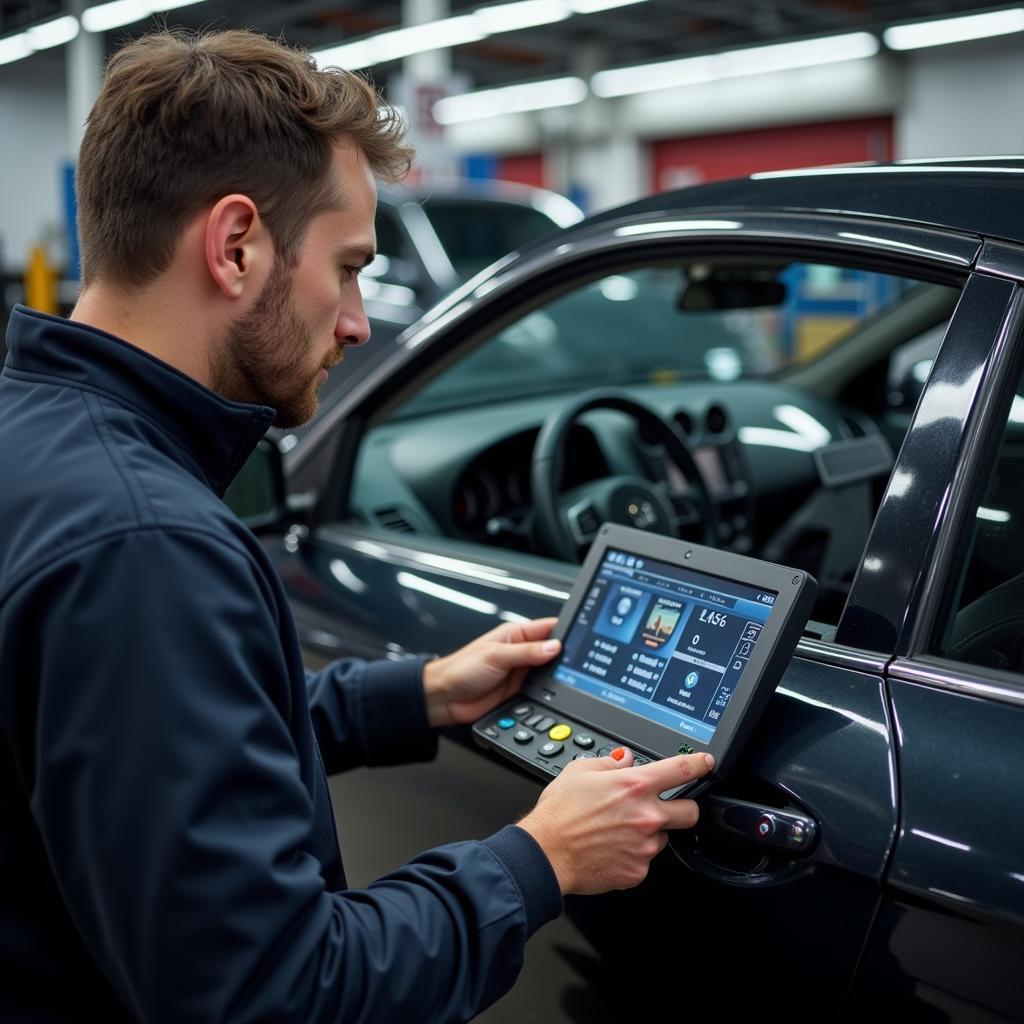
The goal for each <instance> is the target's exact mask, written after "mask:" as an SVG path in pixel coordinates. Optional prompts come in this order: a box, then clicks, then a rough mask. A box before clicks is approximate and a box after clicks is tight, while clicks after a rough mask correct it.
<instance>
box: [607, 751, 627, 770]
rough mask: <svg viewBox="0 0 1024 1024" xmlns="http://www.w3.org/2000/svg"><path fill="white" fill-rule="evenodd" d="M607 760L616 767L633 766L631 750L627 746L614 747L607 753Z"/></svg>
mask: <svg viewBox="0 0 1024 1024" xmlns="http://www.w3.org/2000/svg"><path fill="white" fill-rule="evenodd" d="M608 760H609V761H611V762H612V764H613V765H614V766H615V767H616V768H631V767H632V766H633V751H632V750H630V749H629V747H616V748H615V749H614V750H613V751H612V752H611V753H610V754H609V755H608Z"/></svg>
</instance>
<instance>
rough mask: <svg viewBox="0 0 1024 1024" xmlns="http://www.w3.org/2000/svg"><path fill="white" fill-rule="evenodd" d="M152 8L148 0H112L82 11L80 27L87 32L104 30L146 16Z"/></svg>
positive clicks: (128, 23) (127, 23) (118, 26)
mask: <svg viewBox="0 0 1024 1024" xmlns="http://www.w3.org/2000/svg"><path fill="white" fill-rule="evenodd" d="M152 10H153V8H152V7H151V6H150V5H149V0H112V2H111V3H109V4H100V5H99V6H98V7H90V8H89V9H88V10H85V11H83V12H82V27H83V28H84V29H85V30H86V31H87V32H106V31H107V30H108V29H112V28H120V27H121V26H122V25H130V24H131V23H132V22H133V21H139V20H141V19H142V18H146V17H148V16H149V14H150V12H151V11H152Z"/></svg>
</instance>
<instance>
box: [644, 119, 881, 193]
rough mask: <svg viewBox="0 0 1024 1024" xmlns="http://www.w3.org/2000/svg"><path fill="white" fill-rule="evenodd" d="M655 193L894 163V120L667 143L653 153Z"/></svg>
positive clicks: (657, 144)
mask: <svg viewBox="0 0 1024 1024" xmlns="http://www.w3.org/2000/svg"><path fill="white" fill-rule="evenodd" d="M652 155H653V159H652V171H653V181H652V183H651V185H652V188H653V190H654V191H655V192H663V191H665V189H670V188H680V187H682V186H684V185H697V184H699V183H700V182H702V181H717V180H719V179H721V178H738V177H743V176H744V175H747V174H753V173H755V172H757V171H781V170H785V169H786V168H789V167H814V166H817V165H819V164H848V163H856V162H857V161H860V160H891V159H892V118H891V117H869V118H860V119H858V120H856V121H833V122H831V123H829V124H801V125H789V126H787V127H784V128H761V129H759V130H757V131H747V132H730V133H728V134H722V135H698V136H694V137H692V138H688V139H665V140H663V141H661V142H655V143H654V144H653V147H652Z"/></svg>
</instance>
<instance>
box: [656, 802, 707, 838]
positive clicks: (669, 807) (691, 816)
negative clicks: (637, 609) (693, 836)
mask: <svg viewBox="0 0 1024 1024" xmlns="http://www.w3.org/2000/svg"><path fill="white" fill-rule="evenodd" d="M662 810H663V812H664V814H665V817H666V818H667V819H668V820H667V821H666V822H665V825H664V827H665V828H669V829H671V828H693V826H694V825H696V824H697V819H698V818H699V817H700V808H699V807H698V806H697V801H696V800H666V801H665V802H664V803H663V804H662ZM666 838H667V837H666Z"/></svg>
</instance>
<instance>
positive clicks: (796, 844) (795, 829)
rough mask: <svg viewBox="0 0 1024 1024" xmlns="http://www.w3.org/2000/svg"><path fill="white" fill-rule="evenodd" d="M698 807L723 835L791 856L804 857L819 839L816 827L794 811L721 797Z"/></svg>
mask: <svg viewBox="0 0 1024 1024" xmlns="http://www.w3.org/2000/svg"><path fill="white" fill-rule="evenodd" d="M701 803H702V804H703V806H704V810H705V814H706V815H707V817H709V818H710V819H711V821H712V822H714V824H715V825H717V826H718V827H719V828H720V829H722V831H724V832H727V833H729V834H730V835H732V836H735V837H736V838H742V839H744V840H746V841H748V842H751V843H755V844H757V845H758V846H761V847H765V848H767V849H771V850H779V851H783V852H785V853H788V854H789V855H790V856H794V855H796V856H799V855H801V854H804V853H807V852H808V851H810V850H811V849H812V848H813V847H814V844H815V842H816V840H817V838H818V823H817V822H816V821H815V820H814V819H813V818H808V817H807V816H806V815H803V814H796V813H794V812H793V811H781V810H779V809H778V808H776V807H765V806H764V805H763V804H755V803H749V802H748V801H746V800H734V799H733V798H732V797H724V796H709V797H706V798H705V799H704V800H702V801H701Z"/></svg>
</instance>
